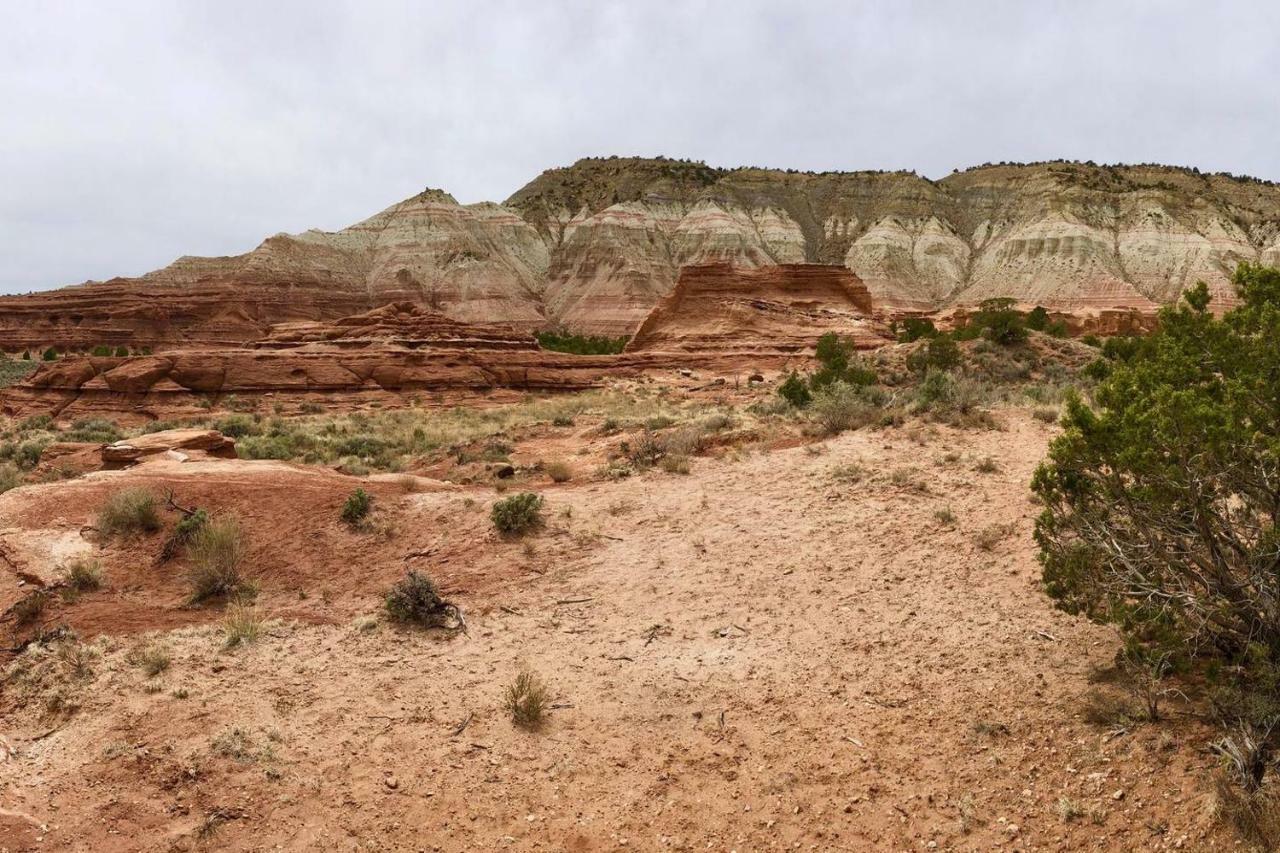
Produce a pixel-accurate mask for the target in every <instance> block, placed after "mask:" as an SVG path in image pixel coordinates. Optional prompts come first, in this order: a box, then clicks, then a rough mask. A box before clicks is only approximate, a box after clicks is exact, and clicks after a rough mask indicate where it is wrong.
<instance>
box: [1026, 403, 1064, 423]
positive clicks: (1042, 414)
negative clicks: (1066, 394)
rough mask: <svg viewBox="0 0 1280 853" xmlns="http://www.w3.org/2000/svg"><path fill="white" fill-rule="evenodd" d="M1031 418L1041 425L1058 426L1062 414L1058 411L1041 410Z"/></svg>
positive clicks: (1032, 414) (1035, 412) (1036, 411)
mask: <svg viewBox="0 0 1280 853" xmlns="http://www.w3.org/2000/svg"><path fill="white" fill-rule="evenodd" d="M1031 416H1032V417H1034V418H1035V419H1036V420H1038V421H1040V422H1041V423H1046V424H1056V423H1057V422H1058V418H1059V417H1060V414H1059V412H1058V410H1057V409H1050V408H1047V407H1046V408H1039V409H1036V410H1035V411H1033V412H1032V413H1031Z"/></svg>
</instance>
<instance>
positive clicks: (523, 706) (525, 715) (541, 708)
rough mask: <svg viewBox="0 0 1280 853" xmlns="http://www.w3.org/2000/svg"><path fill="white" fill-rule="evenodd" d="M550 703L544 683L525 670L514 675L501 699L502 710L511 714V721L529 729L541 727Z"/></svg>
mask: <svg viewBox="0 0 1280 853" xmlns="http://www.w3.org/2000/svg"><path fill="white" fill-rule="evenodd" d="M550 704H551V694H550V692H549V691H548V690H547V687H546V685H545V684H543V683H542V682H541V681H540V680H539V679H538V677H537V676H536V675H534V674H533V673H531V672H527V671H526V672H521V673H520V674H519V675H517V676H516V680H515V681H514V682H512V684H511V685H510V686H509V687H507V692H506V694H505V695H504V697H503V701H502V707H503V710H505V711H506V712H507V713H508V714H510V715H511V722H513V723H515V724H516V725H517V726H519V727H520V728H522V729H527V730H529V731H533V730H535V729H537V728H539V727H541V725H542V723H543V720H544V719H545V718H546V713H547V710H548V706H549V705H550Z"/></svg>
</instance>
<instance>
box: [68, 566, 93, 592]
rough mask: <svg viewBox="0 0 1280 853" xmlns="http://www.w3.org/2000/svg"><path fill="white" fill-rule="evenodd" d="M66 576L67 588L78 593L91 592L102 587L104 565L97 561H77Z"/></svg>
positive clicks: (69, 568) (69, 567)
mask: <svg viewBox="0 0 1280 853" xmlns="http://www.w3.org/2000/svg"><path fill="white" fill-rule="evenodd" d="M64 574H65V576H66V582H67V586H68V587H69V588H70V589H72V590H75V591H76V592H90V591H92V590H95V589H98V588H100V587H101V586H102V564H101V563H99V562H98V561H97V560H89V559H80V560H75V561H74V562H72V563H71V564H70V565H68V566H67V567H66V569H64Z"/></svg>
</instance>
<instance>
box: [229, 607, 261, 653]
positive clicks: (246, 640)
mask: <svg viewBox="0 0 1280 853" xmlns="http://www.w3.org/2000/svg"><path fill="white" fill-rule="evenodd" d="M262 624H263V623H262V614H261V613H259V612H258V608H256V607H254V606H253V605H252V604H249V603H247V602H243V601H240V602H236V603H235V604H233V605H231V606H230V607H229V608H227V615H226V616H225V617H224V618H223V620H222V646H223V648H227V649H234V648H235V647H236V646H247V645H249V644H250V643H253V642H256V641H257V639H258V636H259V635H260V634H261V633H262Z"/></svg>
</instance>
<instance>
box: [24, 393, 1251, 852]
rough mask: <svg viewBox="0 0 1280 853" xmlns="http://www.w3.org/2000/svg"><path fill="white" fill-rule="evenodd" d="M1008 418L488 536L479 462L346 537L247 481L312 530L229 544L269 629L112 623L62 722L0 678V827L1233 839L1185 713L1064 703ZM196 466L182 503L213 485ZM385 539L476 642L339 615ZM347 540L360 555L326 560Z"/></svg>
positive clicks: (77, 508)
mask: <svg viewBox="0 0 1280 853" xmlns="http://www.w3.org/2000/svg"><path fill="white" fill-rule="evenodd" d="M999 419H1000V420H1001V421H1002V422H1003V423H1004V426H1005V428H1004V429H1003V430H999V431H971V432H957V431H954V430H950V429H945V428H940V429H936V430H932V434H931V435H930V434H928V432H929V430H926V431H923V432H922V431H921V430H919V429H915V430H903V429H898V430H892V431H887V432H885V431H860V432H858V433H852V434H846V435H843V436H840V437H838V438H835V439H832V440H829V441H826V442H823V443H822V444H820V445H816V446H810V447H796V448H791V449H785V450H777V451H774V452H771V453H751V454H746V455H744V456H742V457H741V458H738V459H733V458H725V459H717V460H697V461H695V463H694V467H693V471H692V473H691V474H690V475H688V476H679V475H671V474H665V473H660V472H651V473H649V474H646V475H643V476H639V477H634V478H631V479H628V480H623V481H619V482H607V483H581V484H573V483H571V484H568V485H566V486H563V487H557V488H554V489H546V490H545V491H544V493H545V494H546V496H547V509H548V517H549V523H548V527H547V529H546V530H545V531H543V532H542V533H540V534H537V535H536V536H533V537H532V538H530V539H529V540H528V544H525V543H520V542H503V541H500V540H497V539H495V538H494V537H493V535H492V533H491V531H489V530H488V529H487V528H486V517H485V513H486V512H487V506H488V503H489V502H490V501H491V500H492V499H493V497H494V495H493V493H492V492H491V491H489V490H485V489H471V490H468V491H466V492H465V493H459V492H456V491H441V492H428V493H421V494H405V495H399V496H396V495H394V494H393V493H392V491H390V490H391V488H392V487H391V486H390V485H389V484H378V487H379V488H381V489H383V491H382V492H380V493H379V494H380V500H381V501H382V503H383V504H384V505H386V506H387V507H389V508H393V510H392V509H389V510H388V511H389V512H392V513H393V515H394V518H395V523H396V528H397V534H396V535H395V536H394V537H393V538H391V539H390V540H389V541H386V542H383V541H381V540H379V541H378V542H376V543H370V542H369V541H368V538H367V537H366V539H358V538H356V536H355V534H351V533H349V532H347V531H343V530H341V529H339V526H338V525H337V524H336V521H335V520H334V519H335V518H336V516H335V506H336V505H335V501H337V502H339V503H340V500H339V498H336V497H334V495H336V494H338V492H336V491H335V490H333V489H330V490H329V491H324V490H320V492H319V493H318V494H320V496H319V497H316V498H315V499H314V500H312V499H310V498H308V497H306V494H305V493H304V492H303V491H298V490H296V489H294V488H293V487H292V486H291V485H289V484H288V483H279V484H277V485H274V486H271V485H262V486H261V488H263V489H267V490H269V489H271V488H278V489H287V490H289V492H290V494H294V493H296V494H297V495H298V497H294V498H289V499H288V500H292V501H293V503H292V504H288V503H286V504H285V506H286V508H288V507H290V506H293V507H296V512H284V511H283V510H279V509H277V510H276V513H277V515H276V516H275V517H274V519H275V520H274V522H273V521H272V518H271V517H269V516H270V512H269V511H268V510H267V509H261V510H259V511H258V512H259V514H260V515H261V516H262V517H261V518H259V519H258V523H259V524H260V525H261V524H267V523H275V524H283V525H286V526H288V525H291V524H294V523H296V524H297V525H299V526H306V525H315V526H316V528H317V532H316V533H315V535H314V541H315V544H314V545H312V546H310V548H311V550H303V551H301V552H298V553H291V554H287V555H280V554H273V551H272V549H273V543H272V542H270V541H263V542H261V543H260V544H259V545H258V546H256V547H255V559H256V560H258V561H259V562H260V564H261V565H262V567H263V568H262V577H263V588H264V593H263V594H264V606H265V607H267V609H268V610H269V611H270V612H272V613H273V614H275V615H277V616H278V619H277V621H276V622H274V623H273V624H272V626H271V627H270V629H269V630H268V631H267V633H266V635H265V636H264V637H263V638H262V639H261V640H259V641H258V642H257V643H255V644H253V645H251V646H248V647H245V648H240V649H236V650H231V651H226V650H223V649H222V645H221V639H222V638H221V634H220V632H219V629H218V628H217V627H216V626H215V625H210V624H203V625H201V624H187V625H185V627H177V628H173V629H171V630H169V632H168V633H167V634H165V635H163V637H162V639H163V642H165V643H166V644H168V646H169V647H170V648H171V649H172V652H173V664H172V666H171V667H170V669H169V670H168V671H167V672H166V673H164V674H162V675H160V676H158V677H157V678H154V679H148V678H147V677H146V676H145V675H144V674H143V673H142V672H141V671H139V670H138V669H137V668H136V667H134V666H132V665H130V664H129V663H128V662H127V661H126V660H125V658H126V655H127V653H128V651H129V650H130V649H131V648H132V647H133V646H134V645H135V644H136V643H137V642H138V638H137V636H136V635H129V636H107V637H102V638H100V639H99V640H98V641H97V644H98V646H99V647H100V649H101V651H102V656H101V658H100V659H99V660H98V661H97V662H96V663H95V665H94V674H93V676H92V677H91V678H90V679H89V680H87V681H86V682H84V683H83V684H81V685H80V686H79V687H78V688H77V689H78V690H79V699H80V702H81V703H82V704H81V707H80V709H79V710H78V711H77V712H75V713H74V714H71V715H69V716H68V715H65V714H50V713H48V712H47V711H46V710H45V709H44V708H43V707H42V705H41V703H39V702H30V703H27V704H26V705H25V706H21V707H19V704H18V703H16V702H15V701H14V699H13V697H12V696H10V697H4V702H5V704H4V706H3V707H4V708H5V709H6V716H5V718H4V719H3V720H0V738H3V740H2V741H0V746H2V747H3V750H0V754H2V755H4V756H5V760H3V761H0V850H4V851H18V850H85V851H95V853H107V851H133V850H195V849H206V848H207V849H229V850H270V849H286V850H445V851H463V850H489V849H497V850H583V851H585V850H613V849H619V848H627V849H636V850H668V849H669V850H716V851H733V850H736V851H748V850H783V849H797V850H903V851H906V850H926V849H939V850H949V849H955V850H986V849H993V848H999V849H1008V850H1086V849H1089V850H1092V849H1099V850H1137V849H1143V850H1152V849H1174V848H1181V849H1189V850H1200V849H1226V848H1230V847H1233V846H1234V841H1231V840H1228V839H1227V837H1226V836H1225V835H1223V834H1222V833H1221V831H1220V830H1218V829H1216V828H1215V827H1214V825H1213V821H1212V816H1211V813H1210V797H1209V794H1208V791H1209V788H1210V785H1209V780H1210V778H1211V768H1212V766H1213V760H1212V758H1211V757H1210V756H1209V755H1208V754H1206V752H1205V751H1204V749H1203V746H1204V743H1205V741H1206V739H1207V736H1208V733H1207V732H1206V731H1204V730H1202V729H1200V728H1198V727H1197V725H1196V724H1195V723H1194V722H1193V721H1191V720H1189V719H1186V718H1182V717H1179V716H1178V715H1176V714H1175V716H1174V719H1173V721H1172V722H1170V723H1168V724H1165V725H1162V726H1159V727H1156V726H1150V725H1148V726H1139V727H1136V728H1133V729H1131V730H1127V731H1121V732H1108V731H1105V730H1101V729H1098V728H1096V727H1094V726H1091V725H1088V724H1086V723H1085V722H1083V721H1082V720H1081V719H1080V714H1081V700H1082V697H1083V695H1084V694H1085V692H1086V691H1087V690H1088V689H1089V685H1088V683H1087V677H1088V674H1089V672H1090V670H1091V669H1092V668H1094V667H1097V666H1100V665H1105V664H1106V663H1108V662H1109V660H1110V659H1111V656H1112V655H1113V654H1114V650H1115V642H1114V639H1113V637H1112V635H1111V634H1110V633H1109V632H1107V631H1105V630H1103V629H1101V628H1098V627H1095V626H1090V625H1088V624H1087V623H1084V622H1081V621H1079V620H1077V619H1074V618H1071V617H1068V616H1066V615H1064V614H1061V613H1057V612H1055V611H1054V610H1052V608H1051V607H1050V605H1049V603H1048V601H1047V600H1046V598H1045V597H1044V596H1043V594H1042V593H1041V592H1040V590H1039V588H1038V584H1037V581H1038V567H1037V564H1036V562H1035V559H1034V546H1033V544H1032V542H1031V539H1030V533H1031V526H1032V521H1033V518H1034V516H1035V513H1036V507H1035V506H1034V504H1033V503H1032V502H1031V500H1030V495H1029V492H1028V490H1027V482H1028V480H1029V478H1030V475H1031V472H1032V470H1033V468H1034V466H1035V464H1036V462H1037V461H1038V460H1039V459H1040V458H1041V456H1042V455H1043V452H1044V448H1045V444H1046V442H1047V440H1048V438H1049V436H1050V435H1051V432H1052V428H1051V427H1046V426H1045V425H1043V424H1041V423H1039V422H1037V421H1035V420H1033V419H1032V418H1031V417H1029V416H1028V415H1027V414H1026V413H1023V412H1003V413H1001V414H1000V415H999ZM988 457H990V458H992V459H994V460H995V461H996V462H997V464H998V466H999V468H998V470H996V471H994V472H989V473H982V472H980V471H977V470H975V465H976V464H977V463H978V461H979V460H982V459H985V458H988ZM231 464H232V465H234V464H235V463H231ZM837 474H840V475H843V476H837ZM129 476H134V477H141V476H143V475H142V474H137V475H123V477H121V478H120V479H117V480H114V481H110V482H111V483H112V484H114V485H118V484H119V483H120V482H122V480H123V479H125V478H127V477H129ZM150 476H156V475H150ZM101 479H102V478H101V477H99V478H98V480H96V481H95V479H94V478H92V477H91V478H89V479H88V480H87V481H75V483H68V484H59V486H60V487H61V489H63V491H62V492H56V491H54V490H55V488H58V486H50V487H39V488H41V489H49V491H48V492H47V493H45V492H33V493H32V495H33V496H32V497H30V498H29V499H27V500H28V502H29V503H33V504H34V503H36V502H38V500H50V501H52V500H55V499H57V500H62V501H64V502H65V506H66V507H67V508H66V509H64V511H62V512H61V513H60V514H56V515H54V516H51V517H57V518H60V519H62V521H61V522H60V524H62V525H63V527H65V528H66V529H71V528H73V527H76V526H77V525H79V524H82V523H84V522H85V520H86V518H87V517H88V514H89V512H90V509H89V507H90V506H91V505H92V501H90V500H88V499H87V498H86V499H84V500H83V501H81V502H80V503H77V502H76V500H74V499H72V498H70V497H68V494H69V493H70V492H69V491H68V490H74V489H79V490H81V491H84V490H89V491H92V490H93V489H98V490H99V493H101V490H102V489H105V488H106V487H105V486H102V485H101ZM208 479H210V482H209V483H208V484H207V485H206V486H205V487H204V488H206V489H207V490H208V494H201V495H199V496H197V497H199V498H200V499H201V500H206V499H207V500H210V501H216V500H217V499H218V495H220V494H221V495H223V496H225V495H227V494H228V489H227V488H225V487H220V486H219V485H218V483H217V482H214V480H216V477H213V476H212V475H211V476H210V478H208ZM263 479H264V480H265V481H267V482H270V481H271V478H263ZM242 486H243V484H242ZM264 494H265V493H264ZM41 495H46V497H40V496H41ZM59 495H60V497H59ZM224 499H225V500H230V498H225V497H224ZM280 500H286V498H284V497H281V496H277V497H275V498H271V499H270V500H268V499H266V498H264V499H263V500H262V501H260V502H259V503H258V504H256V505H257V506H260V507H269V506H276V505H278V502H279V501H280ZM10 506H12V504H10ZM944 508H947V509H950V511H951V512H952V513H953V514H954V517H955V521H954V523H950V524H949V523H946V522H945V521H943V520H941V519H939V517H938V516H937V513H938V511H939V510H942V509H944ZM47 512H48V507H44V508H43V509H42V508H39V507H37V508H36V509H33V510H32V511H31V513H32V515H31V517H30V518H27V519H24V518H23V517H16V518H15V517H9V518H6V519H5V522H4V524H5V525H6V526H9V527H11V528H18V529H19V532H21V529H22V528H23V527H24V526H27V527H29V526H31V524H33V523H34V522H33V521H32V520H31V519H34V518H36V517H38V516H39V515H40V513H47ZM46 517H50V516H46ZM997 524H1003V525H1009V527H1008V530H1007V535H1005V536H1004V537H1003V538H1000V539H999V541H998V542H996V544H994V547H992V548H991V549H990V550H986V549H983V548H981V547H980V546H979V545H978V544H977V543H976V542H975V538H976V534H978V532H979V531H982V530H984V529H986V528H989V527H991V526H993V525H997ZM320 528H323V529H322V530H321V529H320ZM65 532H66V531H65V530H63V531H62V533H63V534H65ZM10 533H11V534H13V533H14V531H13V530H10ZM60 535H61V534H60ZM995 538H998V537H995ZM306 541H311V538H310V537H307V539H306ZM152 544H153V546H154V543H152ZM138 547H141V546H138ZM152 550H154V547H152ZM419 552H422V553H419ZM415 554H416V556H415ZM130 555H133V556H134V557H136V559H134V560H133V563H132V564H131V565H132V568H127V567H126V565H125V564H126V563H127V562H128V560H129V559H130ZM108 556H109V557H110V560H109V561H108V565H109V567H110V571H111V573H112V578H113V580H112V582H111V583H110V584H109V589H108V591H107V592H104V593H102V595H104V596H108V600H122V599H120V597H121V596H127V595H129V594H132V595H134V597H135V598H138V597H139V596H140V595H141V593H139V592H138V591H137V590H140V589H150V588H151V587H150V586H148V584H150V583H151V581H149V580H148V579H149V578H152V577H153V575H152V574H147V573H148V572H152V571H153V570H152V569H151V568H150V567H149V565H148V564H147V563H146V562H145V560H144V559H143V557H142V551H137V553H136V554H135V553H134V552H133V551H129V550H128V549H124V550H118V551H114V552H111V553H110V554H109V555H108ZM406 565H413V566H416V567H418V568H422V569H427V570H430V571H432V572H433V573H434V574H435V575H436V576H437V577H438V578H439V579H440V580H441V583H442V585H443V586H445V587H446V588H447V589H450V590H452V591H453V593H454V595H455V598H456V600H457V601H458V602H459V603H460V604H461V605H462V606H463V607H464V608H465V610H466V612H467V615H468V623H469V633H467V634H465V635H458V636H453V637H450V636H447V635H442V634H440V633H425V632H420V631H403V630H398V629H396V628H393V627H391V626H389V625H387V624H379V625H378V626H376V627H374V628H372V629H363V628H361V627H359V626H357V625H356V624H353V615H354V614H359V613H361V612H363V613H374V612H376V609H377V606H378V600H377V597H376V594H375V591H376V589H378V588H380V585H382V584H384V582H385V581H386V580H388V579H391V578H394V577H395V576H396V575H397V574H398V573H399V572H400V571H401V569H402V568H403V567H404V566H406ZM334 566H338V567H339V569H335V568H334ZM341 566H346V567H347V570H348V573H349V574H353V575H358V576H359V577H363V578H367V579H369V582H368V583H366V584H363V585H362V584H358V583H351V582H342V581H337V580H332V579H330V580H332V582H331V583H330V582H328V581H327V580H326V576H327V575H328V574H329V573H339V571H340V567H341ZM121 573H123V575H121ZM130 573H132V574H130ZM121 576H125V577H128V578H132V580H131V581H130V582H129V583H127V584H122V582H121V581H120V579H119V578H120V577H121ZM165 583H169V584H171V585H170V586H166V585H164V584H160V586H159V587H157V589H159V590H161V591H162V594H161V593H156V595H159V596H160V597H161V598H162V599H163V601H161V605H163V606H159V605H157V606H158V607H159V608H160V610H163V611H164V612H166V613H173V612H179V611H178V609H177V600H178V599H179V598H180V591H179V589H178V587H176V586H172V584H176V581H166V582H165ZM121 586H124V587H130V588H132V589H134V592H133V593H129V592H128V589H121V588H120V587H121ZM295 587H296V588H295ZM320 587H325V588H329V589H330V592H328V593H325V596H319V595H318V594H317V592H316V589H317V588H320ZM308 588H310V590H311V591H310V593H308ZM302 595H308V597H307V598H305V599H304V598H302V597H301V596H302ZM113 596H114V597H115V598H111V597H113ZM318 598H326V599H328V600H325V601H324V603H323V604H320V603H318V602H317V599H318ZM290 600H292V601H293V602H294V603H293V604H291V605H290V604H287V602H289V601H290ZM85 606H86V607H88V606H90V605H85ZM139 606H142V605H139ZM312 608H314V609H312ZM183 612H189V611H183ZM201 612H203V611H201ZM86 618H87V617H86ZM210 618H211V617H210ZM191 621H197V622H198V621H202V619H198V618H193V619H189V620H188V622H191ZM203 621H207V618H206V619H203ZM126 633H127V632H126ZM524 667H527V668H529V669H531V670H532V671H534V672H536V673H538V674H539V675H541V676H542V677H543V678H544V679H545V681H546V682H547V683H548V684H549V685H550V686H551V688H552V690H553V692H554V695H555V708H554V710H553V711H552V713H551V715H550V719H549V721H548V723H547V724H546V725H545V727H544V728H543V729H542V730H541V731H539V732H534V733H528V732H525V731H522V730H520V729H517V728H515V727H514V726H513V725H512V723H511V722H510V720H509V719H508V718H507V717H506V716H505V715H504V714H503V712H502V710H501V708H500V705H501V698H502V692H503V689H504V688H505V687H506V685H507V684H509V683H510V682H511V680H512V679H513V678H514V676H515V675H516V674H517V672H519V671H520V669H521V668H524ZM151 685H157V686H158V688H159V689H156V687H153V686H151ZM175 692H177V693H178V694H179V695H175ZM182 695H185V698H179V696H182ZM464 722H465V726H464V725H463V723H464ZM228 743H230V744H233V745H234V746H235V748H234V749H227V748H226V745H227V744H228ZM219 745H221V746H222V748H221V749H220V748H219ZM227 752H232V753H235V754H226V753H227ZM1064 798H1066V799H1067V800H1069V801H1071V803H1073V804H1074V805H1077V806H1078V807H1079V809H1080V811H1082V812H1083V814H1082V815H1081V816H1079V817H1078V818H1074V819H1072V820H1066V819H1064V817H1063V815H1062V813H1061V806H1060V801H1062V800H1063V799H1064Z"/></svg>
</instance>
